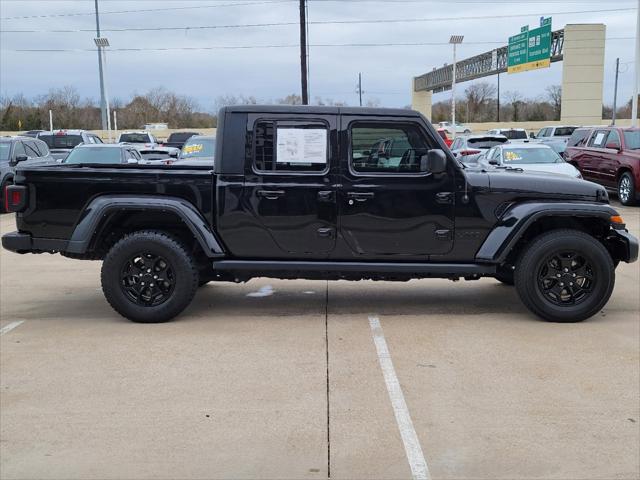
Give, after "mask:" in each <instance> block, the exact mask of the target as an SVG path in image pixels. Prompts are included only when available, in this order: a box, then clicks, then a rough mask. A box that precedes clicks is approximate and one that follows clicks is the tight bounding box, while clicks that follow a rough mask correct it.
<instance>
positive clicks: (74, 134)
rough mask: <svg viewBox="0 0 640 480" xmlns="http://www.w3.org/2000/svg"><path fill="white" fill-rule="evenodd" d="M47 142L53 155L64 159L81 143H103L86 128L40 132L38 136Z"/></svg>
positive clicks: (57, 158) (58, 158)
mask: <svg viewBox="0 0 640 480" xmlns="http://www.w3.org/2000/svg"><path fill="white" fill-rule="evenodd" d="M36 138H38V139H39V140H42V141H43V142H44V143H46V144H47V146H48V147H49V150H50V151H51V155H52V156H53V158H55V159H56V160H64V159H65V158H67V155H69V152H71V150H73V149H74V148H75V147H77V146H78V145H80V144H81V143H85V144H102V139H101V138H100V137H98V136H97V135H96V134H94V133H91V132H88V131H86V130H53V131H52V132H40V133H38V135H37V137H36Z"/></svg>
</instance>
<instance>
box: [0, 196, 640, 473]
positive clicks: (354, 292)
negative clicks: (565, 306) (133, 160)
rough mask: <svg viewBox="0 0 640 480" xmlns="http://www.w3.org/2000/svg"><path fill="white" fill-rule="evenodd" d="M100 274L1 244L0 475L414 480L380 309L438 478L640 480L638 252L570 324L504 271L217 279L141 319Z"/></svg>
mask: <svg viewBox="0 0 640 480" xmlns="http://www.w3.org/2000/svg"><path fill="white" fill-rule="evenodd" d="M620 211H621V212H622V214H623V216H624V217H625V220H626V221H627V223H628V224H629V227H630V229H631V231H632V232H633V233H634V234H636V235H640V209H638V208H635V209H634V208H620ZM13 227H14V225H13V218H12V217H11V216H9V215H3V216H1V217H0V231H1V232H2V233H4V232H6V231H9V230H11V229H13ZM99 268H100V264H99V262H81V261H74V260H70V259H66V258H63V257H60V256H58V255H55V256H51V255H47V254H45V255H24V256H20V255H15V254H11V253H9V252H6V251H4V250H3V251H1V252H0V329H1V328H2V327H7V326H9V325H10V324H11V323H12V322H17V321H23V323H21V324H19V325H17V326H15V328H12V329H11V330H8V331H3V333H2V334H1V337H0V478H3V479H14V478H16V479H17V478H101V479H106V478H109V479H110V478H134V479H143V478H167V479H169V478H327V476H328V475H329V473H330V475H331V478H389V479H392V478H410V476H411V469H410V466H409V461H408V459H407V455H406V451H405V444H404V443H403V437H402V436H401V434H400V430H399V427H398V423H397V421H396V416H395V415H394V409H393V407H392V402H391V400H390V396H389V391H388V386H387V385H386V384H385V379H384V377H383V373H382V370H381V367H380V360H379V358H378V353H377V351H376V347H375V345H374V343H373V340H372V332H371V328H370V324H369V317H371V316H376V317H377V318H379V320H380V323H381V325H382V329H383V332H384V336H385V338H386V342H387V344H388V348H389V358H390V359H391V360H392V362H393V365H394V367H395V374H396V375H397V380H398V384H399V386H400V387H401V390H402V394H403V399H404V400H405V401H406V407H407V410H408V413H409V414H410V416H411V419H412V427H413V429H414V430H415V433H416V435H417V438H418V440H419V443H420V446H421V449H422V452H423V454H424V458H425V460H426V462H427V464H428V467H429V471H430V473H431V476H432V478H438V479H439V478H443V479H454V478H455V479H471V478H474V479H476V478H486V479H495V478H502V479H507V478H509V479H513V478H516V479H530V478H551V479H568V478H580V479H583V478H584V479H609V478H624V479H636V478H638V477H640V457H639V453H638V452H639V450H640V405H639V399H640V383H639V382H640V357H639V351H640V327H639V325H640V318H639V316H640V291H639V289H640V287H639V285H640V269H639V268H638V264H637V263H636V264H632V265H627V264H622V265H621V266H620V267H619V268H618V270H617V284H616V288H615V291H614V294H613V297H612V299H611V301H610V302H609V304H608V305H607V306H606V307H605V309H604V310H603V312H602V313H601V314H600V315H598V316H596V317H594V318H592V319H590V320H588V321H586V322H583V323H579V324H567V325H561V324H553V323H547V322H543V321H540V320H538V319H537V318H535V317H533V316H532V315H531V314H530V313H529V312H528V311H527V310H526V309H525V308H524V307H523V306H522V305H521V304H520V302H519V300H518V298H517V295H516V293H515V291H514V289H513V288H511V287H506V286H504V285H502V284H499V283H498V282H496V281H494V280H492V279H483V280H480V281H477V282H458V283H452V282H449V281H444V280H424V281H411V282H408V283H385V282H357V283H350V282H329V283H328V284H327V282H321V281H315V282H310V281H276V280H268V279H259V280H254V281H251V282H249V283H248V284H245V285H233V284H209V285H208V286H206V287H204V288H202V289H201V290H200V291H199V292H198V294H197V296H196V299H195V301H194V302H193V304H192V305H191V306H190V307H189V308H188V309H187V311H186V312H185V313H184V314H183V315H182V316H181V317H180V318H179V319H178V320H177V321H175V322H172V323H167V324H159V325H138V324H133V323H130V322H128V321H127V320H124V319H122V318H121V317H119V316H118V315H117V314H115V313H114V312H113V311H112V310H111V309H110V308H109V306H108V305H107V304H106V301H105V300H104V299H103V297H102V293H101V291H100V288H99Z"/></svg>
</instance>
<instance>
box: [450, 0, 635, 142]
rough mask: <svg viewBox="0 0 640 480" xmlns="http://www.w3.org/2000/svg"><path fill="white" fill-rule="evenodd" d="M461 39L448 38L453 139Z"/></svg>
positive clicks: (456, 37) (457, 36)
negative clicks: (457, 57) (458, 53)
mask: <svg viewBox="0 0 640 480" xmlns="http://www.w3.org/2000/svg"><path fill="white" fill-rule="evenodd" d="M638 1H640V0H638ZM463 39H464V36H463V35H451V38H449V43H450V44H452V45H453V65H451V68H452V74H451V129H452V130H453V133H452V134H451V135H452V136H453V137H454V138H455V136H456V45H458V44H459V43H462V40H463Z"/></svg>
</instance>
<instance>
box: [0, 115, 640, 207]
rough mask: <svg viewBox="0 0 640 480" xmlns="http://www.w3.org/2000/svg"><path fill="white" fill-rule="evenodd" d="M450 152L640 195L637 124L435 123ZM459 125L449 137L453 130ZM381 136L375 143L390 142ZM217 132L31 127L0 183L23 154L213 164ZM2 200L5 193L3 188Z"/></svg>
mask: <svg viewBox="0 0 640 480" xmlns="http://www.w3.org/2000/svg"><path fill="white" fill-rule="evenodd" d="M437 131H438V133H439V135H440V136H441V137H442V138H443V140H444V141H445V143H446V145H447V146H448V147H449V148H450V149H451V151H452V153H453V155H454V156H455V157H456V158H457V159H458V160H459V161H460V162H461V163H462V164H464V165H465V166H468V167H473V168H482V169H491V168H498V169H500V168H504V169H514V168H515V169H519V170H525V171H526V170H529V171H542V172H548V173H555V174H559V175H567V176H571V177H575V178H584V179H585V180H590V181H593V182H596V183H599V184H600V185H602V186H604V187H605V188H607V189H608V190H609V191H612V192H614V193H617V195H618V198H619V200H620V202H621V203H622V204H624V205H633V204H635V203H637V202H640V130H638V129H633V128H621V127H615V126H588V127H578V126H549V127H544V128H542V129H540V130H539V131H538V132H537V134H533V132H532V133H531V134H527V132H526V130H524V129H522V128H500V129H492V130H489V131H488V132H486V133H484V134H471V133H470V132H471V130H470V129H469V128H468V127H466V126H465V125H463V124H456V125H455V128H454V127H453V126H451V125H450V124H449V123H448V122H441V123H440V124H439V125H438V126H437ZM454 131H455V132H456V133H457V132H460V133H461V134H460V135H457V136H455V138H451V136H450V133H453V134H454V135H456V133H454ZM392 143H393V139H387V138H385V139H380V140H379V141H377V142H376V143H375V144H374V145H372V147H371V149H370V150H371V151H380V152H381V155H382V156H384V152H383V150H385V149H389V148H391V147H390V145H391V144H392ZM214 151H215V137H214V136H206V135H200V134H199V133H198V132H175V133H172V134H171V135H170V136H169V137H168V138H167V139H166V140H165V141H160V140H158V139H157V138H156V137H155V135H153V134H152V133H150V132H147V131H127V132H123V133H121V134H120V135H119V136H118V138H117V141H116V143H115V144H106V143H104V142H103V141H102V139H101V138H100V137H99V136H97V135H96V134H94V133H92V132H89V131H86V130H54V131H31V132H25V133H24V134H23V135H20V136H14V137H2V138H0V186H1V190H0V191H2V192H4V191H5V189H6V187H7V186H8V185H10V184H11V183H12V181H13V176H14V172H15V167H16V165H17V164H18V163H20V162H25V161H55V162H58V163H65V164H81V165H86V164H112V165H113V164H137V165H149V166H158V165H176V166H180V165H184V166H186V165H191V166H203V167H211V166H212V165H213V161H214ZM2 199H3V200H4V195H3V196H2Z"/></svg>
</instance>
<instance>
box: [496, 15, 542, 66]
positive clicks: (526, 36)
mask: <svg viewBox="0 0 640 480" xmlns="http://www.w3.org/2000/svg"><path fill="white" fill-rule="evenodd" d="M540 25H541V26H540V27H538V28H534V29H532V30H529V27H528V26H524V27H522V28H521V29H520V33H519V34H517V35H514V36H513V37H509V46H508V48H507V72H508V73H518V72H525V71H527V70H535V69H538V68H545V67H548V66H549V65H551V17H549V18H541V19H540Z"/></svg>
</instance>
